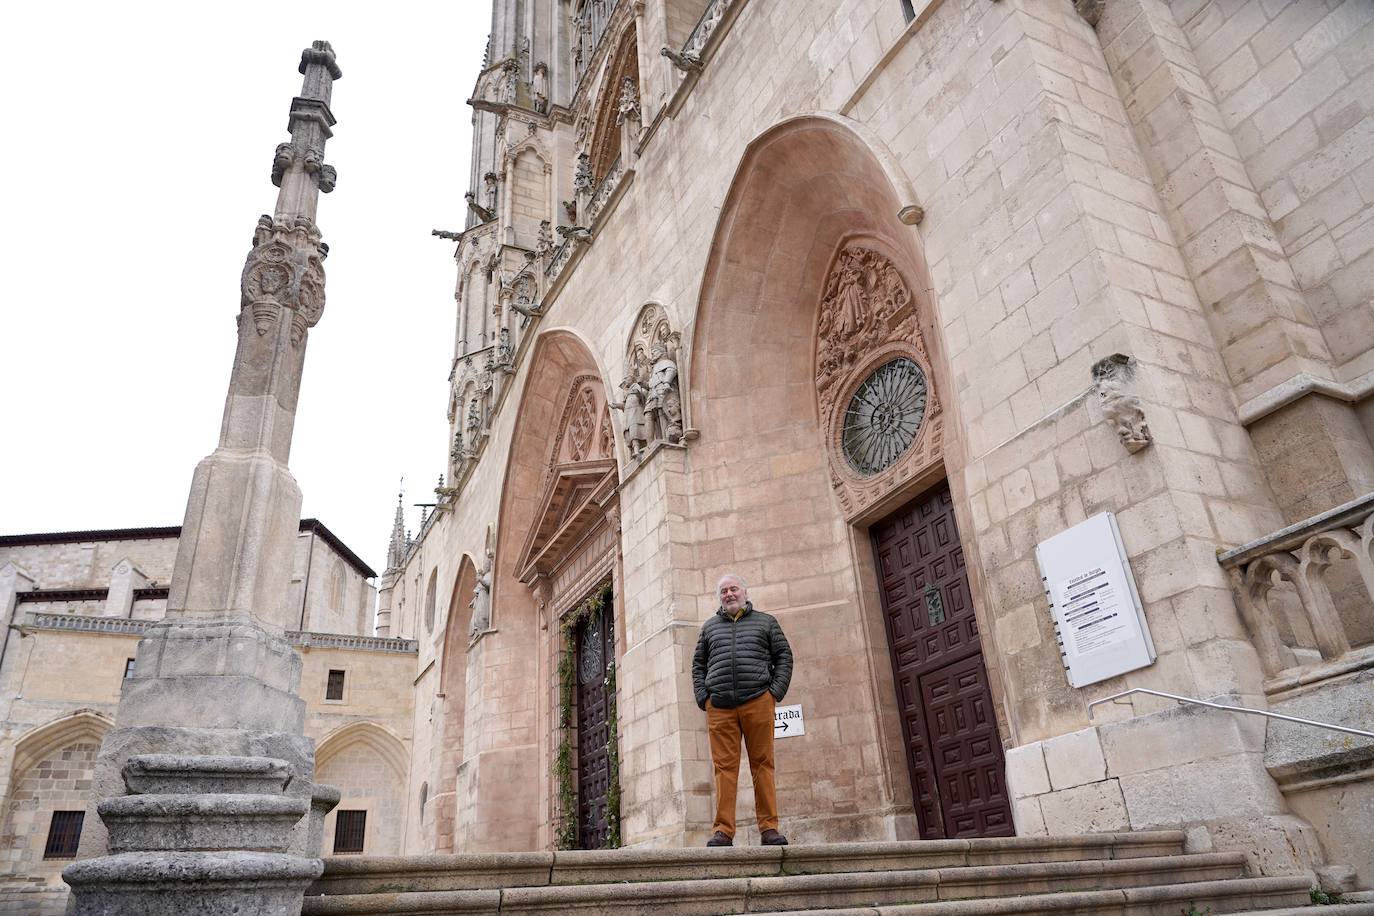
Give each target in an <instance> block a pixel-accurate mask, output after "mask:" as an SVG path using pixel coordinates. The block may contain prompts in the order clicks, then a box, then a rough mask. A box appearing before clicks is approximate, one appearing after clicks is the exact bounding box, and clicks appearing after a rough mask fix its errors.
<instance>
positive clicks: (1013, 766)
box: [1005, 741, 1050, 798]
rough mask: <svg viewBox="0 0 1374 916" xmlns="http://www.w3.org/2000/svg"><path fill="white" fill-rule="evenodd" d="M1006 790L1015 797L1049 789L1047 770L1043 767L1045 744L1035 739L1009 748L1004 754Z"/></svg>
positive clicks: (1039, 792)
mask: <svg viewBox="0 0 1374 916" xmlns="http://www.w3.org/2000/svg"><path fill="white" fill-rule="evenodd" d="M1005 760H1006V767H1007V790H1008V791H1010V792H1011V794H1012V796H1013V797H1015V798H1022V797H1024V796H1027V795H1039V794H1041V793H1042V792H1048V791H1049V790H1050V775H1049V770H1048V769H1046V767H1045V746H1044V744H1043V743H1041V742H1039V741H1037V742H1035V743H1034V744H1028V745H1024V746H1022V747H1013V748H1009V749H1008V750H1007V751H1006V754H1005Z"/></svg>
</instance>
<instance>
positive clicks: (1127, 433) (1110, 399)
mask: <svg viewBox="0 0 1374 916" xmlns="http://www.w3.org/2000/svg"><path fill="white" fill-rule="evenodd" d="M1092 372H1093V386H1094V388H1095V389H1096V391H1097V398H1098V401H1099V402H1100V403H1101V405H1102V415H1103V416H1104V417H1106V418H1107V420H1108V421H1109V422H1110V423H1111V424H1112V425H1113V426H1114V427H1115V428H1116V434H1117V436H1119V437H1120V438H1121V444H1122V445H1124V446H1125V447H1126V450H1127V451H1128V452H1131V453H1135V452H1138V451H1140V450H1141V449H1143V448H1145V447H1146V446H1147V445H1149V444H1150V443H1151V442H1153V441H1154V437H1153V436H1151V435H1150V427H1149V425H1148V424H1147V423H1146V422H1145V411H1144V410H1143V409H1142V408H1141V405H1140V399H1139V398H1138V397H1136V396H1135V395H1134V394H1133V393H1132V388H1133V382H1134V380H1135V360H1133V359H1131V358H1130V357H1129V356H1126V355H1124V354H1122V353H1115V354H1113V355H1111V356H1108V357H1107V358H1106V359H1102V360H1099V361H1098V362H1097V363H1096V364H1094V365H1093V370H1092Z"/></svg>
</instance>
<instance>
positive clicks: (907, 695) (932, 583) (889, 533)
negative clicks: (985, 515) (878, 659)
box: [871, 483, 1016, 839]
mask: <svg viewBox="0 0 1374 916" xmlns="http://www.w3.org/2000/svg"><path fill="white" fill-rule="evenodd" d="M871 534H872V537H873V549H874V552H875V554H876V555H877V563H878V575H879V578H880V581H881V584H882V604H883V617H884V621H885V624H886V628H887V639H888V646H889V648H890V650H891V658H892V675H893V680H894V682H895V684H896V687H897V706H898V712H899V714H900V716H901V720H902V738H903V741H904V742H905V744H906V752H907V765H908V767H909V769H910V776H911V791H912V796H913V798H914V801H915V806H916V817H917V819H918V821H919V822H920V831H921V838H922V839H956V838H966V837H991V836H1012V835H1013V834H1014V833H1015V832H1016V831H1015V827H1014V826H1013V824H1012V817H1011V800H1010V798H1009V796H1008V794H1007V788H1006V780H1005V771H1004V767H1003V760H1002V740H1001V737H1000V736H999V735H998V733H997V720H996V717H995V716H994V714H993V705H992V693H991V691H990V690H989V688H988V675H987V669H986V667H985V666H984V664H983V649H982V642H981V640H980V638H979V634H978V622H977V620H976V619H975V618H974V614H973V600H972V598H971V596H970V592H969V586H968V573H967V570H966V568H965V565H964V550H963V547H962V546H961V544H960V541H959V531H958V528H957V527H956V525H955V521H954V506H953V503H952V501H951V498H950V492H949V484H948V483H941V484H939V485H938V486H936V487H934V488H933V489H931V490H928V491H927V492H925V493H923V494H922V495H921V496H919V497H917V498H916V499H915V500H913V501H912V502H910V503H908V504H907V505H906V506H903V507H902V508H901V509H899V510H898V511H897V512H896V513H894V514H893V515H891V516H889V517H888V518H886V519H883V520H882V521H881V522H878V523H877V524H876V525H874V526H873V528H872V531H871Z"/></svg>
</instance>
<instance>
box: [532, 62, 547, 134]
mask: <svg viewBox="0 0 1374 916" xmlns="http://www.w3.org/2000/svg"><path fill="white" fill-rule="evenodd" d="M530 94H531V95H533V96H534V110H535V111H537V112H539V113H540V114H548V111H549V65H548V64H546V63H544V62H543V61H542V60H541V61H539V62H538V63H537V64H535V65H534V80H533V82H532V84H531V89H530ZM530 127H531V128H533V127H534V125H533V124H531V125H530Z"/></svg>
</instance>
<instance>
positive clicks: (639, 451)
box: [606, 369, 649, 461]
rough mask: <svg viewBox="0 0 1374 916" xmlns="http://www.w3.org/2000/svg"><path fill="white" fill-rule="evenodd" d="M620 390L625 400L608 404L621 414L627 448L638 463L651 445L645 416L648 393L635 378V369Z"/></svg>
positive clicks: (630, 372) (627, 375)
mask: <svg viewBox="0 0 1374 916" xmlns="http://www.w3.org/2000/svg"><path fill="white" fill-rule="evenodd" d="M620 390H621V391H624V392H625V400H623V401H607V402H606V403H607V405H608V406H609V407H611V408H613V409H615V410H618V411H620V412H621V424H622V426H621V429H623V430H624V432H625V446H626V448H628V449H629V450H630V457H631V458H633V459H634V460H636V461H638V460H639V459H640V458H641V457H642V456H643V455H644V449H645V447H646V446H647V445H648V444H649V422H648V420H647V419H646V418H645V416H644V400H645V396H646V395H647V394H648V392H647V391H646V390H645V388H644V386H643V385H641V384H640V383H639V380H638V379H636V378H635V376H634V370H633V369H631V370H630V371H629V372H627V373H626V374H625V378H624V379H623V380H622V381H621V383H620Z"/></svg>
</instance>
